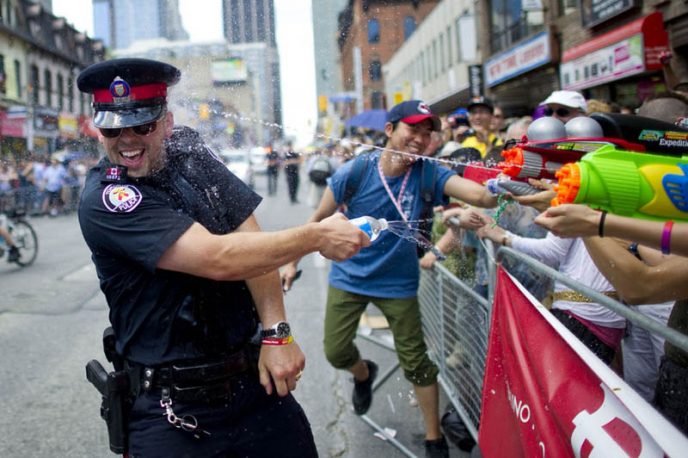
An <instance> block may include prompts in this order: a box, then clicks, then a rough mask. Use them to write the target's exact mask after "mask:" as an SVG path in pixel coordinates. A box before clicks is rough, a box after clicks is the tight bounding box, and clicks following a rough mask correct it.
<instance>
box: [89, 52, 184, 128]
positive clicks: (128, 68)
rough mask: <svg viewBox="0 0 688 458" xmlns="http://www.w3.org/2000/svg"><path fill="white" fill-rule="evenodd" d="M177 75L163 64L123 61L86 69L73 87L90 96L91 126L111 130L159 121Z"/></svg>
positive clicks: (144, 60)
mask: <svg viewBox="0 0 688 458" xmlns="http://www.w3.org/2000/svg"><path fill="white" fill-rule="evenodd" d="M180 76H181V72H180V71H179V69H178V68H176V67H174V66H173V65H170V64H166V63H164V62H158V61H156V60H150V59H139V58H124V59H113V60H108V61H105V62H99V63H97V64H93V65H91V66H89V67H87V68H85V69H84V70H83V71H82V72H81V73H80V74H79V77H78V78H77V80H76V84H77V86H78V87H79V90H80V91H81V92H87V93H90V94H93V109H94V110H95V113H94V115H93V124H94V125H95V126H96V127H103V128H110V129H111V128H119V127H133V126H139V125H141V124H146V123H149V122H152V121H155V120H158V119H160V117H161V116H162V115H163V114H164V113H165V106H166V104H167V87H168V86H172V85H173V84H175V83H176V82H177V81H179V78H180Z"/></svg>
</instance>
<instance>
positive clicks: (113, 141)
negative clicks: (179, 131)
mask: <svg viewBox="0 0 688 458" xmlns="http://www.w3.org/2000/svg"><path fill="white" fill-rule="evenodd" d="M173 126H174V117H173V116H172V113H169V112H168V113H166V115H165V116H164V117H163V118H161V119H159V120H158V121H157V126H156V128H155V130H154V131H153V132H151V133H150V134H147V135H138V134H136V133H135V132H134V130H133V129H131V128H125V129H123V130H122V133H121V134H120V135H119V136H118V137H115V138H107V137H105V136H103V135H102V134H99V135H98V140H99V141H100V143H102V144H103V147H104V148H105V152H106V153H107V156H108V159H109V160H110V162H112V163H113V164H117V165H123V166H125V167H127V174H128V175H129V176H130V177H134V178H140V177H144V176H147V175H150V174H151V173H152V172H155V171H157V170H160V169H161V168H162V167H163V165H164V164H165V151H164V148H163V144H164V140H165V139H166V138H168V137H169V136H171V135H172V127H173Z"/></svg>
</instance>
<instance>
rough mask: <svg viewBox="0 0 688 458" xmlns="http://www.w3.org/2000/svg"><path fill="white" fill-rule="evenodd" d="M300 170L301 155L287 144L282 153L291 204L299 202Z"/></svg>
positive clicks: (291, 145)
mask: <svg viewBox="0 0 688 458" xmlns="http://www.w3.org/2000/svg"><path fill="white" fill-rule="evenodd" d="M300 168H301V155H300V154H299V153H297V152H296V151H294V148H293V144H292V143H291V142H289V143H287V147H286V151H285V152H284V173H285V175H286V176H287V186H288V187H289V200H290V201H291V203H292V204H296V203H298V202H299V199H298V194H299V170H300Z"/></svg>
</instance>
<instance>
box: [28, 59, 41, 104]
mask: <svg viewBox="0 0 688 458" xmlns="http://www.w3.org/2000/svg"><path fill="white" fill-rule="evenodd" d="M29 84H30V86H29V89H30V91H31V103H32V104H33V105H38V90H39V89H40V86H39V80H38V67H36V66H35V65H32V66H31V82H30V83H29Z"/></svg>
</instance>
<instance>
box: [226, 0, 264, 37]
mask: <svg viewBox="0 0 688 458" xmlns="http://www.w3.org/2000/svg"><path fill="white" fill-rule="evenodd" d="M222 11H223V13H224V23H223V29H224V33H225V37H226V39H227V41H229V42H230V43H232V44H238V43H267V44H268V45H269V46H271V47H273V48H275V47H277V44H276V42H275V7H274V3H273V0H222Z"/></svg>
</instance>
